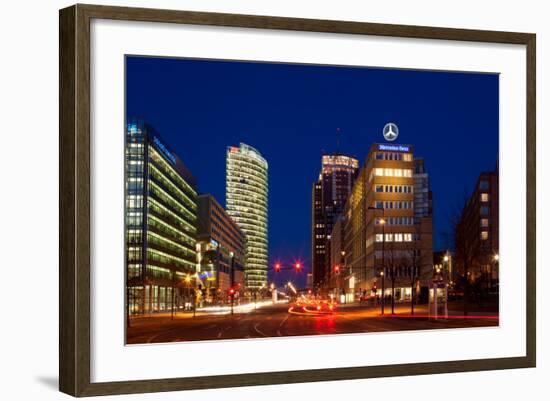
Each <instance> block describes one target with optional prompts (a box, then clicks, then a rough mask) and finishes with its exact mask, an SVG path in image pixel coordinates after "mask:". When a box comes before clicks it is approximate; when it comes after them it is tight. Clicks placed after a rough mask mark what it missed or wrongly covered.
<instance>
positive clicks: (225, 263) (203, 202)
mask: <svg viewBox="0 0 550 401" xmlns="http://www.w3.org/2000/svg"><path fill="white" fill-rule="evenodd" d="M244 247H245V237H244V233H243V232H242V230H241V229H240V228H239V227H238V226H237V224H236V223H235V222H234V221H233V219H232V218H231V217H229V215H228V214H227V212H226V211H225V209H224V208H223V207H222V205H220V204H219V203H218V201H217V200H216V198H214V197H213V196H212V195H210V194H205V195H199V197H198V224H197V257H198V266H199V271H198V273H199V277H200V279H201V281H202V283H203V285H204V287H205V295H206V301H207V302H216V301H220V300H221V301H225V300H227V298H228V290H229V288H230V287H233V288H234V289H235V291H236V292H238V293H239V294H240V290H241V288H242V287H243V286H244V271H243V269H244Z"/></svg>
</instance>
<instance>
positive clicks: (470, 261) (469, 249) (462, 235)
mask: <svg viewBox="0 0 550 401" xmlns="http://www.w3.org/2000/svg"><path fill="white" fill-rule="evenodd" d="M468 202H469V198H468V196H467V195H465V196H464V199H463V201H462V202H461V203H460V204H459V206H458V207H457V209H456V212H455V213H454V214H453V216H452V227H453V233H454V245H455V253H456V258H455V261H456V267H457V269H458V271H459V272H460V275H461V280H460V281H461V285H462V287H463V291H464V297H463V302H464V315H465V316H466V315H468V301H469V299H470V293H471V290H472V288H471V283H470V274H471V273H472V268H473V266H474V263H475V259H476V245H475V240H474V238H473V236H472V235H471V233H470V232H469V227H468V226H467V225H466V218H465V217H466V213H467V209H468Z"/></svg>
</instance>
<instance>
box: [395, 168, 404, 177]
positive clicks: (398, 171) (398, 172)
mask: <svg viewBox="0 0 550 401" xmlns="http://www.w3.org/2000/svg"><path fill="white" fill-rule="evenodd" d="M394 175H395V176H396V177H403V170H402V169H400V168H396V169H394Z"/></svg>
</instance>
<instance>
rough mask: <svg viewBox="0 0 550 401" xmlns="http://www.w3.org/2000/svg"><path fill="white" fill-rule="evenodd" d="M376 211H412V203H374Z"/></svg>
mask: <svg viewBox="0 0 550 401" xmlns="http://www.w3.org/2000/svg"><path fill="white" fill-rule="evenodd" d="M374 207H375V208H376V209H412V208H413V201H376V202H374Z"/></svg>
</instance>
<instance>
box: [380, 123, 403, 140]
mask: <svg viewBox="0 0 550 401" xmlns="http://www.w3.org/2000/svg"><path fill="white" fill-rule="evenodd" d="M382 134H383V135H384V138H385V139H386V141H389V142H393V141H395V140H396V139H397V136H398V135H399V128H397V125H396V124H394V123H387V124H386V125H384V129H383V130H382Z"/></svg>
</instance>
